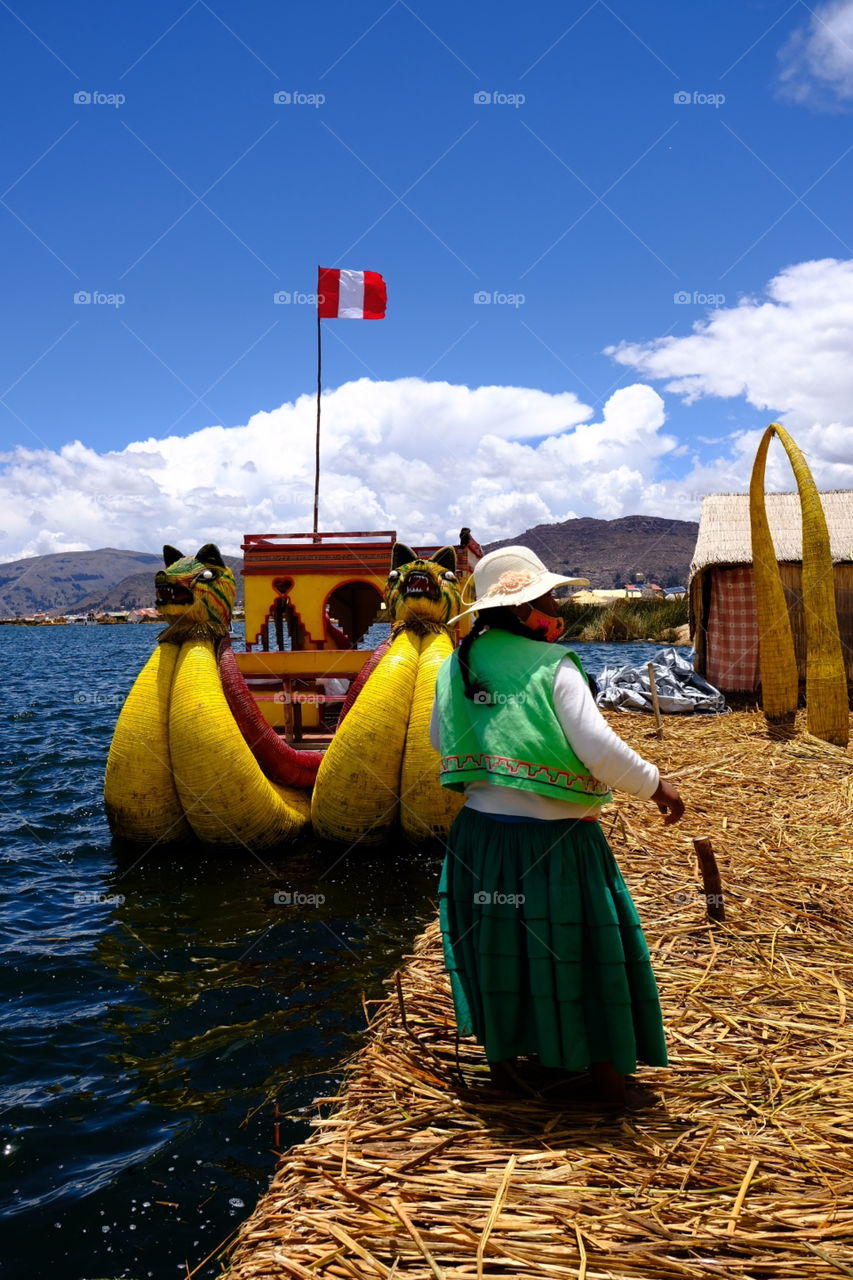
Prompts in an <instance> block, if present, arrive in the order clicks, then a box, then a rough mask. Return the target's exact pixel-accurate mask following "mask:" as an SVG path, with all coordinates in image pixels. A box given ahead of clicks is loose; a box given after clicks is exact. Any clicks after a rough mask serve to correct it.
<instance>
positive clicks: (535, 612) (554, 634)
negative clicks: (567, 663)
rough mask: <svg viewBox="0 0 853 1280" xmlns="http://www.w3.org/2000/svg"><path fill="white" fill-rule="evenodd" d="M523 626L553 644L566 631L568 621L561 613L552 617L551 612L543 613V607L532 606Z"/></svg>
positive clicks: (540, 638)
mask: <svg viewBox="0 0 853 1280" xmlns="http://www.w3.org/2000/svg"><path fill="white" fill-rule="evenodd" d="M522 626H524V627H527V630H528V631H533V632H535V633H536V637H537V639H539V640H547V641H548V643H549V644H553V643H554V641H555V640H559V639H560V636H561V635H562V634H563V632H564V631H565V629H566V622H565V619H564V618H561V617H560V616H559V615H557V617H552V616H551V614H550V613H543V612H542V610H541V609H534V608H532V607H531V610H530V612H529V613H528V615H527V617H526V618H525V619H524V620H523V622H522Z"/></svg>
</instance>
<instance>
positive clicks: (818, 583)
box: [749, 422, 850, 747]
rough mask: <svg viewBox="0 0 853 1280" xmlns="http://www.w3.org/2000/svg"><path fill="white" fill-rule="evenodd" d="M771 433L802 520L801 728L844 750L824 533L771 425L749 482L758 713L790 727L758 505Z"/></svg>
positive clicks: (779, 599) (787, 655)
mask: <svg viewBox="0 0 853 1280" xmlns="http://www.w3.org/2000/svg"><path fill="white" fill-rule="evenodd" d="M774 435H775V436H776V437H777V439H778V440H779V443H780V444H781V445H782V447H783V449H784V450H785V453H786V454H787V455H788V461H789V462H790V464H791V469H792V471H793V473H794V479H795V480H796V482H797V491H798V493H799V495H800V511H801V513H802V520H803V615H804V619H805V632H806V714H807V723H808V729H809V733H812V734H814V736H815V737H816V738H823V739H824V741H826V742H833V743H835V744H836V745H837V746H839V747H845V746H846V745H847V741H848V736H849V726H850V719H849V714H848V699H847V675H846V671H845V667H844V657H843V653H842V649H841V637H840V635H839V631H838V615H837V613H836V608H835V579H834V574H833V568H832V556H831V554H830V549H829V531H828V529H827V527H826V517H825V515H824V512H823V507H822V505H821V501H820V494H819V493H818V490H817V485H816V484H815V482H814V477H813V476H812V473H811V471H810V470H809V466H808V463H807V462H806V459H805V456H804V455H803V453H802V451H801V450H800V448H799V447H798V446H797V445H796V444H795V443H794V441H793V440H792V438H791V437H790V436H789V435H788V432H787V431H786V430H785V428H784V427H782V426H780V425H779V423H778V422H771V424H770V426H769V427H768V428H767V430H766V431H765V432H764V435H763V436H762V437H761V442H760V444H759V446H758V452H757V453H756V455H755V462H754V464H753V468H752V477H751V479H750V482H749V521H750V526H751V530H752V561H753V573H754V578H755V604H756V611H757V615H758V643H759V650H758V665H759V671H760V673H761V702H762V707H763V709H764V714H765V716H766V718H767V721H768V724H770V725H780V724H783V723H785V722H786V721H788V722H790V721H792V720H793V717H794V713H795V711H796V709H797V688H798V681H797V660H796V657H795V655H794V639H793V635H792V633H791V620H790V617H789V615H788V606H787V603H786V600H785V592H784V589H783V587H782V577H781V574H780V572H779V564H778V561H777V559H776V551H775V548H774V546H773V538H772V536H771V533H770V525H769V523H768V520H767V509H766V504H765V501H764V470H765V465H766V462H767V450H768V447H769V445H770V441H771V439H772V438H773V436H774Z"/></svg>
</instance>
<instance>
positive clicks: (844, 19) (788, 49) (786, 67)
mask: <svg viewBox="0 0 853 1280" xmlns="http://www.w3.org/2000/svg"><path fill="white" fill-rule="evenodd" d="M779 60H780V63H781V71H780V81H781V88H782V93H783V94H784V96H785V97H787V98H791V99H792V100H793V101H794V102H803V103H808V104H810V105H812V106H818V107H832V106H835V107H837V106H839V105H841V104H844V105H848V104H849V103H850V102H851V100H853V0H829V2H828V3H825V4H819V5H817V6H816V8H815V9H814V10H812V11H811V18H810V20H809V22H808V23H807V24H806V25H804V26H802V27H799V28H797V30H796V31H794V32H793V34H792V35H791V37H790V39H789V40H788V41H787V42H786V44H785V45H783V47H782V49H781V50H780V51H779Z"/></svg>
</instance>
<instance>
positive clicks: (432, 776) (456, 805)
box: [400, 631, 465, 840]
mask: <svg viewBox="0 0 853 1280" xmlns="http://www.w3.org/2000/svg"><path fill="white" fill-rule="evenodd" d="M452 652H453V641H452V640H451V638H450V634H449V632H447V631H440V632H433V633H432V634H430V635H425V636H424V638H423V641H422V642H421V656H420V661H419V662H418V676H417V681H416V683H415V693H414V697H413V698H412V711H411V715H410V716H409V730H408V733H407V734H406V752H405V755H404V756H403V777H402V782H401V785H400V821H401V824H402V827H403V830H404V832H405V833H406V835H407V836H408V837H409V839H410V840H423V839H426V838H428V837H430V836H441V837H444V836H446V835H447V833H448V831H449V830H450V824H451V823H452V822H453V819H454V818H455V817H456V815H457V813H458V812H459V810H460V809H461V808H462V806H463V804H464V803H465V797H464V796H462V795H460V794H459V792H457V791H450V790H448V788H447V787H443V786H442V785H441V783H440V782H439V780H438V765H439V757H438V752H437V751H436V750H435V748H434V747H433V745H432V743H431V742H430V740H429V722H430V716H431V715H432V704H433V701H434V699H435V681H436V677H437V676H438V669H439V667H440V666H441V665H442V663H443V662H444V661H445V659H446V658H449V657H450V655H451V653H452Z"/></svg>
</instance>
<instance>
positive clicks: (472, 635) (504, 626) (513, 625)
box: [457, 608, 538, 702]
mask: <svg viewBox="0 0 853 1280" xmlns="http://www.w3.org/2000/svg"><path fill="white" fill-rule="evenodd" d="M492 627H498V628H499V629H500V630H501V631H509V633H510V634H511V635H514V636H522V637H523V638H524V639H525V640H536V639H538V636H537V635H536V634H535V633H534V632H533V631H530V630H528V628H527V627H525V626H524V624H523V623H522V622H521V621H520V620H519V618H518V616H517V615H516V614H514V613H513V611H512V609H505V608H498V609H484V610H483V612H482V613H478V614H477V617H476V618H475V620H474V625H473V627H472V628H471V630H470V631H469V632H468V634H467V636H465V638H464V640H463V641H462V642H461V644H460V645H459V649H458V651H457V652H458V656H459V671H460V673H461V675H462V684H463V687H464V691H465V697H466V698H468V699H469V700H470V701H471V702H475V701H481V700H482V698H483V695H484V694H488V692H489V690H488V689H487V688H486V686H485V685H484V684H483V682H482V681H481V680H475V679H474V677H473V676H472V675H471V666H470V660H471V646H472V645H473V643H474V641H475V640H476V639H477V637H478V636H481V635H482V634H483V632H484V631H488V630H489V629H490V628H492ZM478 694H479V695H480V696H479V698H478V696H477V695H478Z"/></svg>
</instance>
